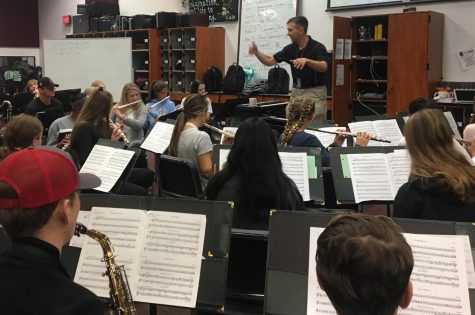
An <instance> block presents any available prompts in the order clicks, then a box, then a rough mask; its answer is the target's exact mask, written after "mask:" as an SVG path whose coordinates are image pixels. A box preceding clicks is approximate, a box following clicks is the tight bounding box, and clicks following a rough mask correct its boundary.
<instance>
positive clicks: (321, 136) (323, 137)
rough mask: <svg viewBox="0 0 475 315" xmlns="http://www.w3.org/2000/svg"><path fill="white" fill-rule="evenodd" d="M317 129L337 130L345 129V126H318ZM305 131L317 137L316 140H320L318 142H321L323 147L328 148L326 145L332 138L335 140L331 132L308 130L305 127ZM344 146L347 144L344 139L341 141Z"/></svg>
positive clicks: (331, 141)
mask: <svg viewBox="0 0 475 315" xmlns="http://www.w3.org/2000/svg"><path fill="white" fill-rule="evenodd" d="M318 129H321V130H327V131H337V130H338V129H345V128H344V127H324V128H318ZM305 132H306V133H309V134H312V135H314V136H315V137H317V138H318V140H320V142H321V143H322V144H323V146H324V147H325V148H328V146H329V145H330V144H332V143H333V140H335V135H334V134H331V133H325V132H320V131H315V130H309V129H305ZM346 146H348V145H347V143H346V140H345V141H344V142H343V145H342V147H346Z"/></svg>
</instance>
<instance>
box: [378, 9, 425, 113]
mask: <svg viewBox="0 0 475 315" xmlns="http://www.w3.org/2000/svg"><path fill="white" fill-rule="evenodd" d="M428 35H429V16H428V14H427V13H424V12H421V13H407V14H393V15H390V16H389V34H388V39H389V42H388V96H387V99H388V105H387V113H388V114H389V115H395V114H396V113H398V112H404V111H406V110H407V107H408V105H409V103H410V102H411V101H412V100H414V99H415V98H418V97H426V96H427V90H428V86H427V84H428V82H427V69H428V59H427V58H428V57H427V56H428Z"/></svg>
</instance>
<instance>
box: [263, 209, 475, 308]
mask: <svg viewBox="0 0 475 315" xmlns="http://www.w3.org/2000/svg"><path fill="white" fill-rule="evenodd" d="M332 217H333V214H327V213H319V212H300V211H275V212H274V213H273V214H272V216H271V218H270V224H269V239H268V242H269V246H268V249H267V272H266V293H265V301H264V313H265V314H306V313H307V287H308V262H309V236H310V227H325V226H326V225H327V223H328V222H329V221H330V219H331V218H332ZM394 221H395V222H396V223H397V224H398V225H399V226H401V227H402V229H403V231H404V232H406V233H416V234H444V235H469V237H470V243H471V244H472V245H471V246H472V251H473V249H474V244H475V227H474V226H473V225H472V224H471V223H465V222H463V223H461V222H446V221H429V220H414V219H402V218H394ZM289 235H292V237H289ZM314 280H315V281H317V279H314ZM469 293H470V304H471V309H474V306H475V290H474V289H470V290H469Z"/></svg>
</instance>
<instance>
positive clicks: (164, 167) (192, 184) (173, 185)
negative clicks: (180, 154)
mask: <svg viewBox="0 0 475 315" xmlns="http://www.w3.org/2000/svg"><path fill="white" fill-rule="evenodd" d="M158 175H159V178H160V180H159V181H160V195H162V196H168V197H185V198H197V199H202V198H203V189H202V188H201V180H200V174H199V171H198V168H197V167H196V165H195V164H193V163H191V162H189V161H187V160H183V159H180V158H176V157H173V156H169V155H164V154H163V155H161V156H160V160H159V162H158Z"/></svg>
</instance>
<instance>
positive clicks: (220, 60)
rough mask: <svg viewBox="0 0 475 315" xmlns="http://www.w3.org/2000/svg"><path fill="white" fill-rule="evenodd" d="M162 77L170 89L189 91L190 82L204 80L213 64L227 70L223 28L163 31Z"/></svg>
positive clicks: (189, 28)
mask: <svg viewBox="0 0 475 315" xmlns="http://www.w3.org/2000/svg"><path fill="white" fill-rule="evenodd" d="M160 38H161V40H160V48H161V49H160V50H161V64H160V69H161V80H163V81H166V82H168V86H169V89H170V92H173V93H181V92H185V93H188V92H190V87H191V82H192V81H193V80H195V79H198V80H202V79H203V73H204V72H205V70H206V69H207V68H208V67H210V66H215V67H218V68H220V69H221V71H222V72H223V73H224V28H222V27H184V28H170V29H165V30H162V31H161V32H160Z"/></svg>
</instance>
